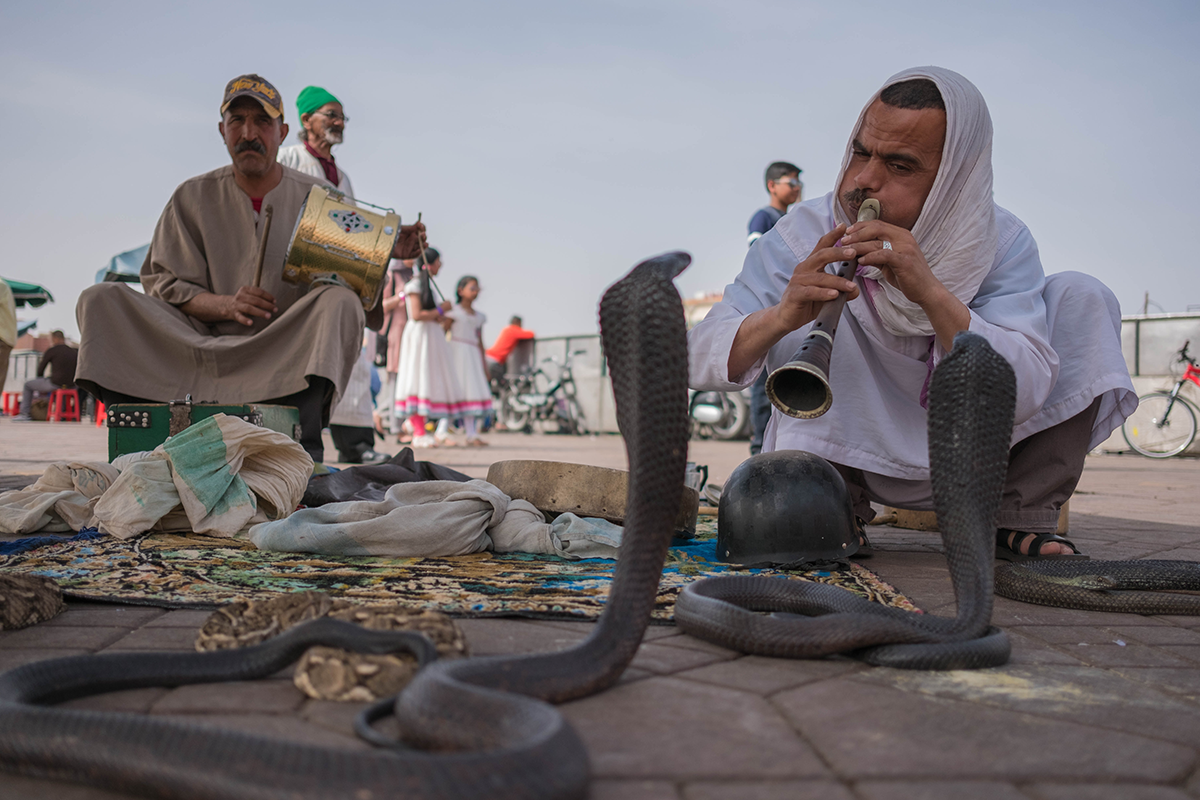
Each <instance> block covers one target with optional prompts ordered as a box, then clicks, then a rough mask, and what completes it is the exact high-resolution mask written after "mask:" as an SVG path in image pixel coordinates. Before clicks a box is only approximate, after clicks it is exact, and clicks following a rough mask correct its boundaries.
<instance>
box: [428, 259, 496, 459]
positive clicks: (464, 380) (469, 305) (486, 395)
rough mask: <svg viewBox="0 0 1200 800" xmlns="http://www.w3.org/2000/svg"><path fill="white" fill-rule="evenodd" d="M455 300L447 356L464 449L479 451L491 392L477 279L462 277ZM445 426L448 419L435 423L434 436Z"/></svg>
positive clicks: (442, 431) (482, 443) (450, 311)
mask: <svg viewBox="0 0 1200 800" xmlns="http://www.w3.org/2000/svg"><path fill="white" fill-rule="evenodd" d="M454 294H455V297H456V299H457V300H458V302H457V303H455V305H454V307H453V308H451V309H450V310H449V311H447V312H446V316H448V317H450V319H451V320H453V325H452V327H451V328H450V356H451V359H452V363H453V365H454V374H455V376H456V377H457V378H458V388H459V390H460V394H459V397H458V399H459V401H460V403H459V409H460V414H461V416H462V419H463V427H464V428H465V430H466V435H467V445H468V446H471V447H483V446H484V445H486V444H487V442H485V441H484V440H483V439H480V438H479V433H478V426H479V420H480V419H483V418H484V417H486V416H487V415H488V414H489V413H490V412H491V410H492V389H491V386H490V385H489V384H488V368H487V363H486V361H485V359H484V355H483V325H484V323H486V322H487V317H485V316H484V315H483V313H482V312H480V311H476V310H475V300H476V299H477V298H478V297H479V279H478V278H476V277H475V276H474V275H464V276H462V277H461V278H459V280H458V285H457V286H456V287H455V289H454ZM448 426H449V418H447V417H443V418H442V421H441V422H439V423H438V432H439V433H441V434H442V435H443V436H445V434H446V432H447V431H446V429H447V427H448Z"/></svg>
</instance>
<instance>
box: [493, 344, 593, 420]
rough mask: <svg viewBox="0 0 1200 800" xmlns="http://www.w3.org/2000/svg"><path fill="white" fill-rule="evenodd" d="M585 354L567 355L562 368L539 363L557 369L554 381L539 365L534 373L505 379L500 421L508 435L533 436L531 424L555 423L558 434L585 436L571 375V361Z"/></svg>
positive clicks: (551, 359)
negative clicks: (511, 432)
mask: <svg viewBox="0 0 1200 800" xmlns="http://www.w3.org/2000/svg"><path fill="white" fill-rule="evenodd" d="M586 353H587V351H586V350H576V351H574V352H571V353H568V354H567V356H566V358H565V359H564V360H563V363H561V364H559V363H558V361H556V360H555V359H553V358H544V359H542V364H545V363H547V362H548V363H551V364H554V365H556V366H557V367H558V379H557V380H552V379H551V378H550V376H549V374H548V373H547V372H546V371H545V370H544V369H542V366H541V365H540V364H539V365H538V367H537V368H536V369H533V370H529V371H526V372H521V373H518V374H516V375H513V376H511V377H510V378H508V379H507V381H506V384H507V385H505V386H504V387H503V390H502V391H501V392H500V397H499V405H500V408H499V410H498V418H499V420H500V421H501V422H503V423H504V426H505V427H506V428H508V429H509V430H510V431H524V432H525V433H532V432H533V423H534V422H557V423H558V432H559V433H565V434H573V435H584V434H586V433H587V432H588V429H587V421H586V419H585V417H584V415H583V409H582V408H581V407H580V405H579V400H578V399H577V397H576V390H575V379H574V377H573V376H572V373H571V359H572V357H573V356H579V355H585V354H586Z"/></svg>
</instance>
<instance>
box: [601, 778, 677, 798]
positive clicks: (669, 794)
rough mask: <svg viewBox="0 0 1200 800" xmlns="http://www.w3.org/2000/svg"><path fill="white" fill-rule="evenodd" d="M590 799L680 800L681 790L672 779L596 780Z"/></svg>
mask: <svg viewBox="0 0 1200 800" xmlns="http://www.w3.org/2000/svg"><path fill="white" fill-rule="evenodd" d="M588 800H679V792H678V791H676V789H675V784H673V783H671V782H670V781H641V780H632V781H621V780H594V781H592V783H591V785H590V786H589V787H588Z"/></svg>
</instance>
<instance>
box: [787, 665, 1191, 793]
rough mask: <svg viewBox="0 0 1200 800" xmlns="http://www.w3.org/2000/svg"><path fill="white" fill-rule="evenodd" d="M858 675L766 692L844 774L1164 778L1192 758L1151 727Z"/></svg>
mask: <svg viewBox="0 0 1200 800" xmlns="http://www.w3.org/2000/svg"><path fill="white" fill-rule="evenodd" d="M877 672H879V671H877ZM890 672H893V673H898V672H902V670H891V671H890ZM930 674H932V673H930ZM944 674H946V675H962V674H963V673H944ZM971 674H972V675H974V674H977V673H971ZM864 675H866V673H862V674H859V675H855V676H854V677H852V678H849V679H847V678H837V679H834V680H829V681H823V682H821V683H816V684H810V685H808V686H802V687H800V688H799V689H793V690H790V691H787V692H782V693H780V694H778V695H775V697H774V698H772V702H773V704H774V705H775V706H776V707H777V708H780V709H781V710H783V712H784V713H785V714H786V715H787V716H788V718H789V719H790V720H791V722H792V724H793V725H795V726H796V728H797V729H798V730H799V731H800V732H801V733H802V734H803V735H804V737H805V738H806V739H807V740H808V741H809V742H810V743H812V745H813V746H814V747H815V748H816V749H817V750H818V751H819V752H820V754H821V755H822V757H823V758H824V759H825V760H826V762H827V763H829V764H830V766H831V767H832V768H833V769H834V770H835V771H836V772H837V773H838V774H839V775H841V776H844V777H851V778H855V779H859V780H871V779H885V778H886V779H901V778H908V779H922V780H923V779H927V778H928V777H929V776H931V775H936V776H939V777H940V778H942V779H945V780H984V781H1002V782H1007V781H1014V782H1024V781H1029V780H1057V781H1079V780H1092V781H1126V782H1162V783H1172V782H1176V781H1180V780H1182V779H1183V778H1184V777H1186V776H1187V775H1188V774H1190V772H1191V770H1192V767H1193V764H1194V762H1195V751H1194V749H1193V748H1192V747H1184V746H1180V745H1175V744H1170V743H1168V742H1165V741H1163V739H1162V737H1161V736H1158V735H1156V736H1154V737H1153V738H1150V737H1143V736H1136V735H1133V734H1129V733H1125V732H1123V731H1114V730H1110V729H1103V728H1100V727H1097V726H1096V725H1094V724H1078V723H1074V722H1066V721H1063V720H1061V719H1049V718H1044V717H1041V716H1035V715H1032V714H1027V713H1021V712H1019V711H1013V710H1008V709H999V708H992V707H989V706H988V705H985V704H983V703H981V702H965V701H957V700H949V699H943V698H940V697H929V696H923V695H921V694H919V693H916V692H914V691H905V690H901V689H897V688H893V687H888V686H874V685H871V684H869V683H867V682H865V681H864V680H863V679H862V678H863V677H864ZM1031 702H1032V701H1031ZM1057 711H1058V708H1057V707H1055V708H1054V710H1053V711H1052V712H1051V711H1047V713H1056V712H1057ZM1103 711H1104V712H1105V713H1106V714H1107V715H1109V716H1122V715H1123V714H1125V713H1126V712H1124V711H1122V710H1115V711H1114V710H1113V709H1112V708H1110V707H1103Z"/></svg>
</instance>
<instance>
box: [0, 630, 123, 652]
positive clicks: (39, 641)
mask: <svg viewBox="0 0 1200 800" xmlns="http://www.w3.org/2000/svg"><path fill="white" fill-rule="evenodd" d="M128 634H129V629H128V628H94V627H78V626H74V625H56V626H44V625H34V626H32V627H30V628H22V629H21V630H19V631H9V632H7V633H6V634H5V636H4V639H3V641H0V647H2V648H3V649H4V650H10V649H17V648H22V647H32V648H36V649H39V650H41V649H46V648H60V647H61V648H69V649H82V650H100V649H101V648H104V647H107V646H108V645H110V644H112V643H113V642H115V641H117V640H119V639H121V638H122V637H124V636H126V635H128Z"/></svg>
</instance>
